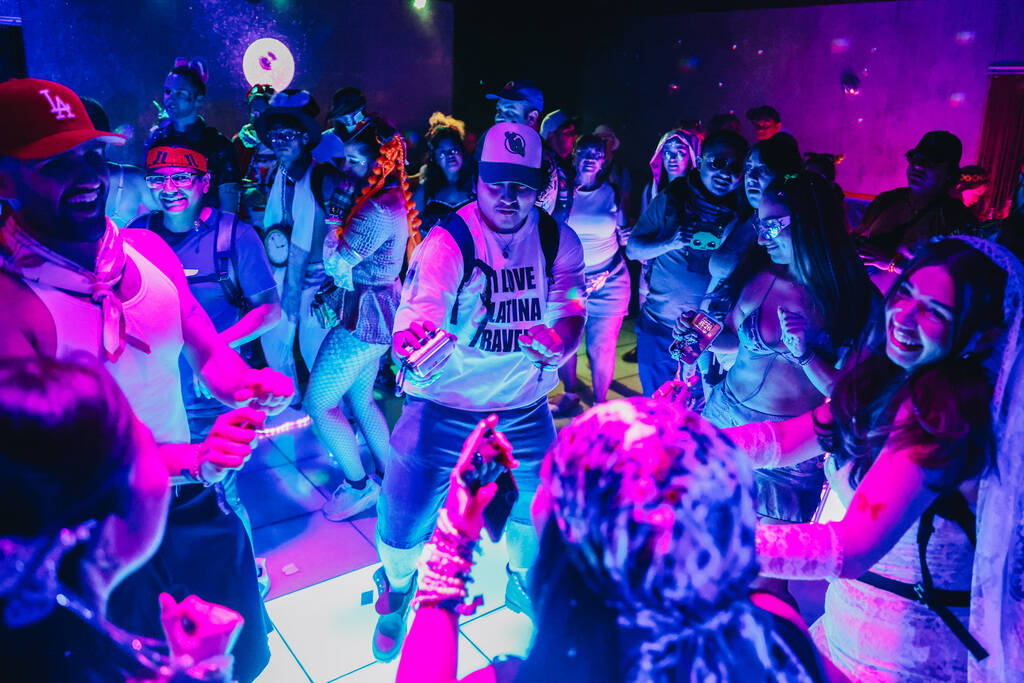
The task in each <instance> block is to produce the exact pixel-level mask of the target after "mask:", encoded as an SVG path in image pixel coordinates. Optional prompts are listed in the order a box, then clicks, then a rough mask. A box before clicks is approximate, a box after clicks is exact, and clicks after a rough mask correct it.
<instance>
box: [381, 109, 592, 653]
mask: <svg viewBox="0 0 1024 683" xmlns="http://www.w3.org/2000/svg"><path fill="white" fill-rule="evenodd" d="M481 148H482V149H481V154H480V164H479V179H478V181H477V185H476V192H477V200H476V201H475V202H471V203H469V204H467V205H465V206H463V207H462V208H460V209H459V210H458V211H457V212H455V213H452V214H449V215H448V216H447V217H446V218H444V219H442V220H441V222H440V223H438V224H437V226H435V227H434V228H433V229H431V231H430V233H429V234H428V235H427V238H426V239H425V240H424V241H423V243H422V244H421V245H420V246H419V247H417V249H416V251H415V252H414V253H413V257H412V261H411V263H410V265H409V275H408V277H407V278H406V281H405V285H404V287H403V289H402V302H401V304H400V306H399V308H398V311H397V313H396V314H395V324H394V329H395V333H394V336H393V340H392V353H393V354H394V356H395V357H396V358H398V359H399V360H405V359H407V358H408V357H409V355H410V354H411V353H412V352H413V351H414V350H416V349H418V348H420V347H421V346H422V345H423V343H424V342H425V341H426V340H427V339H428V338H429V336H430V332H429V331H430V330H433V329H435V328H436V329H438V330H440V329H443V330H446V331H447V332H448V333H450V334H453V335H454V336H455V337H456V338H457V340H456V341H455V344H454V347H453V350H452V352H451V356H450V357H449V358H448V359H447V361H446V362H445V363H444V365H442V366H440V367H439V369H438V371H437V372H435V373H431V374H430V375H429V376H420V375H417V374H416V373H415V372H408V373H407V374H406V378H407V380H408V381H407V382H406V383H405V386H404V388H405V390H406V392H407V393H408V398H407V400H406V402H405V406H404V408H403V411H402V416H401V417H400V418H399V420H398V423H397V424H396V425H395V429H394V432H393V433H392V436H391V460H390V461H389V462H388V466H387V470H386V471H385V474H384V482H383V486H382V492H381V497H380V499H379V500H378V503H377V512H378V522H377V549H378V551H379V552H380V556H381V560H382V562H383V565H384V566H383V568H382V569H381V570H380V571H378V573H377V574H376V575H375V576H374V579H375V580H376V582H377V584H378V587H379V589H380V593H381V595H380V599H379V600H378V601H377V612H378V613H379V614H380V615H381V616H380V619H379V620H378V623H377V628H376V631H375V633H374V638H373V651H374V654H375V655H376V656H377V658H378V659H382V660H385V661H386V660H389V659H391V658H392V657H394V656H395V655H397V654H398V650H399V648H400V646H401V643H402V639H403V637H404V635H405V622H404V619H405V612H406V610H407V608H408V604H409V598H410V597H411V595H412V593H413V592H414V589H415V585H414V573H415V568H416V560H417V558H418V557H419V555H420V549H421V548H422V544H423V542H424V541H426V540H427V538H428V537H429V536H430V533H431V531H433V528H434V522H435V520H436V519H437V511H438V508H439V506H440V504H441V501H442V499H443V498H444V494H445V490H446V489H447V483H448V477H449V474H450V473H451V470H452V467H453V466H454V465H455V463H456V461H457V459H458V455H459V449H460V448H461V445H462V442H463V440H464V439H465V438H466V436H467V435H468V434H469V433H470V431H472V430H473V428H474V427H475V426H476V425H477V423H478V422H479V420H481V419H482V418H484V417H486V416H487V415H489V414H490V413H495V414H497V415H498V418H499V423H498V429H500V430H501V431H502V432H504V433H505V434H506V435H507V436H508V438H509V439H510V440H511V442H512V446H513V447H514V448H515V457H516V458H517V459H518V460H519V462H520V466H519V468H518V469H517V470H516V473H515V476H516V481H517V483H518V485H519V491H520V495H519V499H518V501H517V502H516V503H515V505H514V506H513V507H512V510H511V514H510V516H509V519H508V524H507V525H506V527H505V529H506V541H507V545H508V552H509V567H508V573H509V582H508V585H507V588H506V602H507V603H508V604H509V606H510V607H512V608H513V609H515V610H517V611H528V610H529V600H528V598H527V597H526V593H525V591H524V590H523V586H524V583H525V574H526V571H527V570H528V569H529V568H530V566H531V565H532V564H533V560H534V558H535V556H536V546H537V539H536V534H535V532H534V531H533V527H532V524H531V522H530V516H529V509H530V502H531V500H532V499H533V494H534V492H535V491H536V489H537V483H538V469H539V466H540V461H541V458H542V457H543V455H544V453H545V452H546V451H547V449H548V446H549V445H550V444H551V442H552V441H553V440H554V437H555V429H554V423H553V421H552V418H551V411H550V409H549V408H548V403H547V394H548V392H550V391H551V390H552V389H554V387H555V385H556V384H557V383H558V374H557V369H558V367H559V366H560V365H561V364H562V362H563V360H564V359H565V358H566V357H567V356H569V355H570V354H574V353H576V349H577V347H578V346H579V342H580V336H581V334H582V328H583V323H584V320H585V318H586V301H585V297H584V294H583V292H584V289H585V287H586V285H585V278H584V270H583V247H582V246H581V244H580V240H579V238H578V237H577V236H576V233H575V232H573V231H572V229H571V228H569V227H568V226H565V225H559V224H557V223H556V222H555V221H554V219H552V218H551V217H550V216H549V215H547V214H545V213H543V212H542V211H540V210H539V209H537V208H536V206H534V202H535V201H536V198H537V189H538V188H540V187H542V186H543V185H544V181H545V178H544V175H543V173H542V172H541V157H542V150H541V140H540V136H539V135H538V134H537V132H536V131H535V130H533V128H530V127H529V126H527V125H524V124H520V123H507V122H506V123H498V124H496V125H494V126H493V127H491V128H490V129H489V130H488V131H487V133H486V134H485V135H484V137H483V140H482V141H481Z"/></svg>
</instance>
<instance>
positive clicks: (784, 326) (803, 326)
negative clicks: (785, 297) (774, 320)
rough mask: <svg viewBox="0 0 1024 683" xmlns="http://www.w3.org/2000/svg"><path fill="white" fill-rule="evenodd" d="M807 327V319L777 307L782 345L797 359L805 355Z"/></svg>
mask: <svg viewBox="0 0 1024 683" xmlns="http://www.w3.org/2000/svg"><path fill="white" fill-rule="evenodd" d="M807 325H808V322H807V318H806V317H804V316H803V315H802V314H800V313H797V312H795V311H789V310H786V309H785V308H783V307H782V306H779V328H780V329H781V330H782V343H783V344H784V345H785V346H786V349H787V350H788V351H789V352H790V353H791V354H793V355H794V356H796V357H797V358H802V357H804V356H805V355H806V354H807Z"/></svg>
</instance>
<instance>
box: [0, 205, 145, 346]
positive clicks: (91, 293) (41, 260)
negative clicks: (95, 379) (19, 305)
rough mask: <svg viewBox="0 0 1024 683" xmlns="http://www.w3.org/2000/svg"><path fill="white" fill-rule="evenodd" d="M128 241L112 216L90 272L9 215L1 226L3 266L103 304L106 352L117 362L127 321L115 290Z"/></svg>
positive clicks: (122, 267) (0, 240)
mask: <svg viewBox="0 0 1024 683" xmlns="http://www.w3.org/2000/svg"><path fill="white" fill-rule="evenodd" d="M125 259H126V257H125V252H124V240H123V239H122V238H121V234H120V232H119V231H118V229H117V226H116V225H114V223H113V222H112V221H111V220H110V219H109V218H108V219H107V230H106V232H105V233H103V237H102V238H100V244H99V251H98V253H97V254H96V270H95V271H89V270H86V269H85V268H83V267H81V266H80V265H78V264H77V263H75V262H74V261H71V260H70V259H67V258H65V257H63V256H61V255H60V254H58V253H57V252H55V251H53V250H51V249H49V248H47V247H45V246H43V245H42V244H41V243H40V242H39V241H38V240H36V239H35V238H34V237H32V236H31V235H29V234H28V233H27V232H26V231H25V229H24V228H22V227H21V226H20V225H19V224H18V222H17V221H16V220H15V218H14V216H13V215H12V216H10V217H8V219H7V220H6V221H5V222H4V224H3V227H2V228H0V266H2V267H3V268H4V269H5V270H7V271H9V272H11V273H13V274H15V275H17V276H19V277H21V278H22V279H24V280H30V281H32V282H38V283H40V284H43V285H47V286H50V287H54V288H55V289H59V290H61V291H64V292H67V293H69V294H78V295H81V296H88V297H89V298H90V299H91V300H92V301H93V303H96V304H98V305H99V307H100V310H101V311H102V320H103V352H104V354H105V355H106V358H107V360H108V361H110V362H111V363H113V362H116V361H117V359H118V358H120V357H121V354H122V353H123V352H124V347H125V338H126V334H125V321H124V311H123V309H122V306H121V300H120V299H119V298H117V294H116V293H115V292H114V289H115V288H116V287H117V285H118V283H120V282H121V277H122V276H123V275H124V267H125Z"/></svg>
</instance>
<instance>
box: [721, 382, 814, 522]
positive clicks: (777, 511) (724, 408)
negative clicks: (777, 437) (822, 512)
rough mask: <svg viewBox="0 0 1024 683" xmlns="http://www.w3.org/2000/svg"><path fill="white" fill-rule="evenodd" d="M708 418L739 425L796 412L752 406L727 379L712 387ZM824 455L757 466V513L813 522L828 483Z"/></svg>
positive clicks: (783, 416) (778, 419)
mask: <svg viewBox="0 0 1024 683" xmlns="http://www.w3.org/2000/svg"><path fill="white" fill-rule="evenodd" d="M702 414H703V416H704V419H706V420H707V421H708V422H710V423H711V424H713V425H715V426H716V427H719V428H724V427H737V426H739V425H745V424H751V423H752V422H781V421H782V420H788V419H789V418H791V417H795V415H772V414H770V413H762V412H760V411H757V410H754V409H753V408H748V407H747V406H745V405H743V404H742V403H740V401H739V399H737V398H736V395H735V394H733V392H732V390H731V389H730V388H729V386H728V385H727V384H726V382H725V381H724V380H723V381H721V382H719V383H718V384H716V385H715V386H714V387H712V388H711V394H710V395H709V396H708V400H707V403H706V404H705V406H704V412H703V413H702ZM823 462H824V457H823V456H820V455H819V456H817V457H814V458H811V459H810V460H804V461H803V462H801V463H797V464H796V465H790V466H789V467H775V468H772V469H764V470H762V469H755V470H754V484H755V486H756V488H757V514H759V515H760V516H762V517H769V518H771V519H774V520H778V521H783V522H792V523H802V522H810V521H811V520H812V519H814V512H815V511H816V510H817V509H818V504H819V503H820V502H821V489H822V487H823V486H824V485H825V471H824V469H823V468H822V465H823Z"/></svg>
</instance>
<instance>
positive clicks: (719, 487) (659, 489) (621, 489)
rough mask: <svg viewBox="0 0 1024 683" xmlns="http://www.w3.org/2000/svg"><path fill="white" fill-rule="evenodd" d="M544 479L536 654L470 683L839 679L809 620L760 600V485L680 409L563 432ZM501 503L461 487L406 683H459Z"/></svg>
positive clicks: (609, 409) (585, 419)
mask: <svg viewBox="0 0 1024 683" xmlns="http://www.w3.org/2000/svg"><path fill="white" fill-rule="evenodd" d="M485 422H486V421H485ZM499 426H500V425H499ZM485 428H486V425H485V424H484V423H481V426H480V427H478V428H477V432H480V431H482V430H483V429H485ZM475 434H476V433H475ZM475 434H474V435H473V436H475ZM473 436H471V437H470V439H469V440H468V441H467V444H469V448H471V449H475V448H476V446H475V445H474V444H473V441H474V438H473ZM471 452H472V451H471V450H470V451H467V455H469V454H471ZM485 461H486V460H485ZM512 464H513V466H514V463H512ZM457 469H458V468H457ZM541 472H542V474H541V480H542V483H541V487H540V488H539V489H538V492H537V498H536V499H535V502H534V506H533V515H534V521H535V524H536V525H537V527H538V529H540V530H541V546H540V555H539V557H538V559H537V563H536V565H535V566H534V569H533V577H532V580H531V584H532V592H533V598H534V601H535V605H536V637H535V638H534V644H533V648H532V651H531V652H530V654H529V655H528V657H527V658H526V659H525V660H518V659H509V660H496V661H495V663H494V664H492V665H491V666H490V667H488V668H487V669H483V670H481V671H477V672H475V673H474V674H470V675H469V676H467V677H465V678H463V679H462V680H463V681H497V682H498V683H507V682H511V681H530V682H533V681H586V682H587V683H623V682H630V683H631V682H634V681H635V682H645V683H647V682H655V681H657V682H666V683H668V682H674V681H690V680H699V681H703V682H710V681H715V682H725V681H766V680H773V681H821V680H824V673H823V667H822V664H821V662H820V660H819V659H818V656H817V654H816V652H815V650H814V648H813V647H812V646H811V644H810V641H809V638H808V637H807V635H806V634H805V632H804V631H803V630H802V628H801V627H800V625H799V624H800V617H799V616H798V615H797V614H796V612H795V610H792V609H791V608H789V607H788V606H787V605H785V604H784V603H783V602H782V601H780V600H778V599H777V598H774V596H771V595H768V594H762V593H756V594H751V593H750V591H749V583H750V581H751V579H753V578H754V576H755V575H756V573H757V568H756V563H755V561H754V554H753V547H752V540H753V533H754V525H755V521H756V516H755V513H754V501H753V498H752V496H751V482H752V480H751V471H750V468H749V466H748V465H747V463H746V460H745V458H743V456H742V454H741V453H739V452H738V451H736V450H735V449H734V448H733V446H732V445H731V444H730V443H729V442H728V441H727V440H725V439H723V438H722V437H721V435H720V433H719V432H718V430H717V429H714V428H713V427H711V426H710V425H709V424H708V423H706V422H704V421H702V420H700V419H699V418H698V417H697V415H696V414H695V413H692V412H689V411H686V410H683V409H681V408H679V407H677V406H675V405H673V404H671V403H669V402H667V401H662V400H659V399H651V398H631V399H618V400H614V401H609V402H608V403H604V404H601V405H599V406H595V407H594V408H592V409H590V410H588V411H587V412H586V413H584V414H583V415H582V416H581V417H579V418H577V419H576V420H575V421H573V422H572V423H571V424H570V425H568V426H567V427H565V428H564V429H563V430H562V432H561V433H560V434H559V435H558V439H557V441H556V442H555V444H554V445H553V446H552V448H551V450H550V451H549V452H548V454H547V455H546V456H545V459H544V464H543V467H542V470H541ZM495 490H496V488H495V484H493V483H491V484H487V485H485V486H483V487H481V488H480V489H479V490H478V491H476V492H475V493H474V492H473V489H470V488H468V487H467V486H466V485H465V484H464V483H463V481H462V477H461V476H459V475H457V474H455V473H453V476H452V488H451V492H450V494H449V499H448V503H447V505H446V507H445V509H444V510H442V513H441V515H440V517H439V520H438V528H437V530H436V531H435V533H434V537H433V539H432V542H431V545H429V546H427V548H428V550H427V554H426V555H425V558H426V559H425V561H424V564H423V565H422V567H423V568H422V569H421V572H420V580H419V589H418V591H417V594H416V597H415V598H414V604H416V605H417V607H418V609H417V613H416V617H415V619H414V621H413V624H412V628H411V629H410V631H409V635H408V637H407V638H406V642H405V648H404V650H403V652H402V660H401V662H400V664H399V668H398V681H400V682H401V683H405V682H406V681H416V682H417V683H450V682H451V681H454V680H456V670H457V666H456V665H457V659H456V654H457V642H458V637H459V636H458V616H459V613H460V612H465V611H466V610H465V609H464V607H465V606H462V605H460V603H461V602H462V599H463V597H464V596H465V595H466V586H465V581H466V580H467V579H468V577H469V570H470V568H471V567H472V549H473V546H474V545H475V539H476V538H477V536H478V535H479V533H480V528H481V526H482V524H483V519H482V512H483V510H484V508H485V507H486V505H487V503H488V502H489V500H490V499H491V498H493V497H494V495H495Z"/></svg>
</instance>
